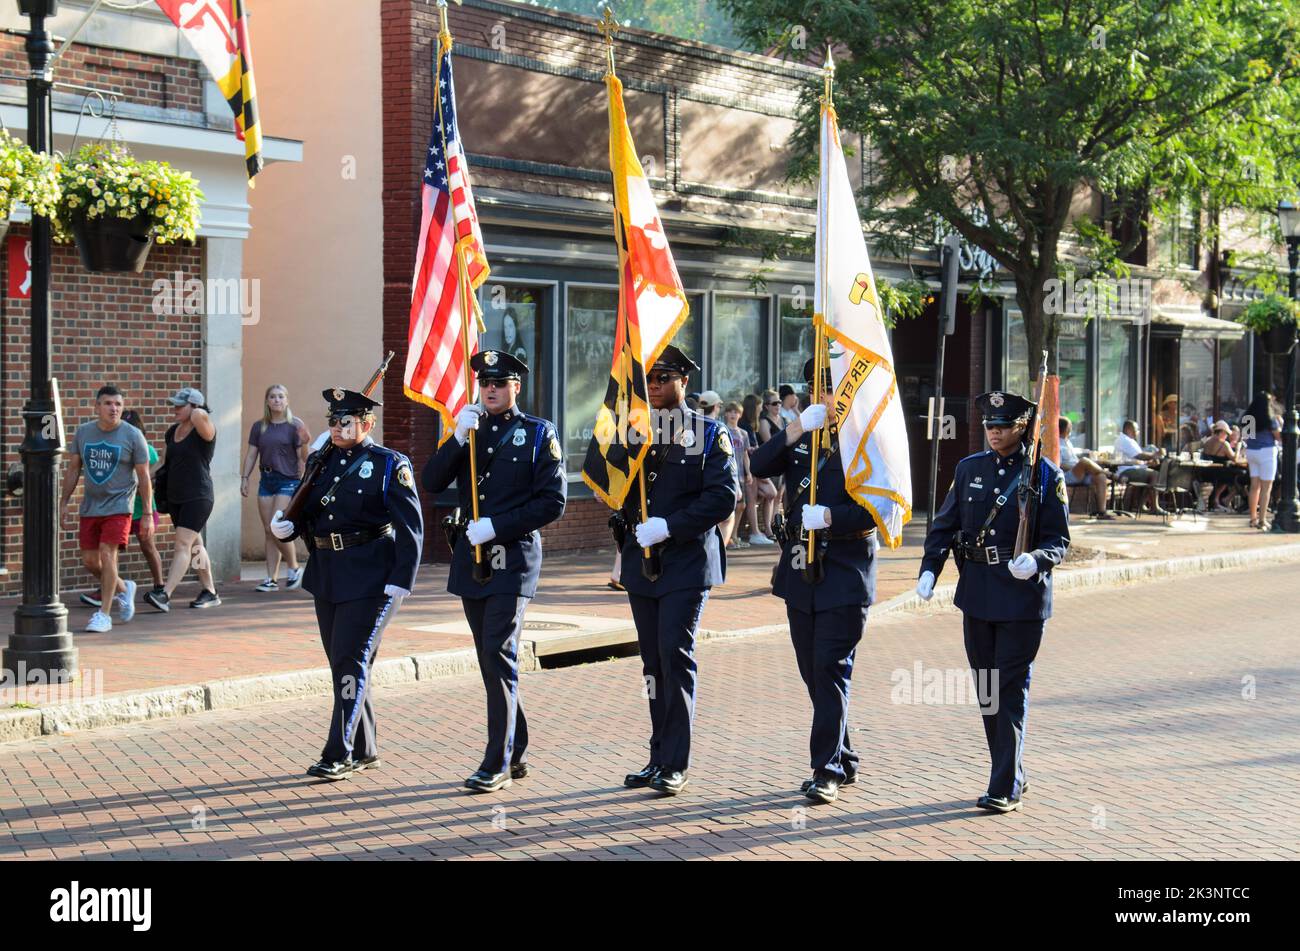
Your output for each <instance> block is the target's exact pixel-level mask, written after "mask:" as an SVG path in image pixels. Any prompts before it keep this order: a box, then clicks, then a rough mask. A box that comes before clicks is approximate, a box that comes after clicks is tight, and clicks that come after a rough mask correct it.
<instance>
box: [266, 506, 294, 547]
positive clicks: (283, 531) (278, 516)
mask: <svg viewBox="0 0 1300 951" xmlns="http://www.w3.org/2000/svg"><path fill="white" fill-rule="evenodd" d="M271 534H272V535H274V536H275V537H276V538H278V539H280V541H284V540H285V539H287V538H288V537H289V536H290V535H292V534H293V522H289V521H286V520H285V517H284V513H283V512H281V511H279V510H278V509H277V510H276V513H275V514H274V515H272V516H271Z"/></svg>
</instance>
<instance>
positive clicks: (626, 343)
mask: <svg viewBox="0 0 1300 951" xmlns="http://www.w3.org/2000/svg"><path fill="white" fill-rule="evenodd" d="M618 28H619V22H618V20H616V19H615V18H614V13H613V11H612V10H610V8H609V7H606V8H605V15H604V16H603V17H602V18H601V22H600V23H599V24H598V25H597V26H596V29H597V30H599V31H600V35H601V36H603V37H604V38H605V75H606V76H607V77H609V76H616V75H617V73H616V72H615V70H614V35H615V34H616V33H617V32H618ZM610 171H611V172H614V170H613V169H610ZM614 174H615V175H617V172H614ZM614 188H615V189H617V188H618V184H617V182H615V183H614ZM622 227H623V223H622V222H620V221H619V218H618V199H617V196H615V200H614V237H615V240H618V241H619V255H618V295H619V303H620V305H622V304H623V302H624V294H625V293H626V292H627V288H626V287H625V286H624V281H623V277H624V274H623V271H624V269H623V254H624V252H623V249H622V241H621V240H619V238H620V230H621V228H622ZM623 348H624V349H623V358H624V359H625V360H626V361H627V364H628V366H629V367H630V366H632V365H633V360H632V352H631V351H632V335H631V334H630V333H625V334H624V335H623ZM641 372H642V373H644V372H645V367H642V368H641ZM636 486H637V495H638V496H639V499H640V503H641V521H642V522H647V521H649V520H650V504H649V502H648V501H647V499H646V486H645V460H644V459H642V460H641V465H639V466H637V470H636ZM641 574H642V575H643V576H644V577H645V578H646V579H647V580H649V581H657V580H658V579H659V575H660V567H659V559H658V557H657V553H656V552H655V551H654V549H653V546H651V547H650V548H642V549H641Z"/></svg>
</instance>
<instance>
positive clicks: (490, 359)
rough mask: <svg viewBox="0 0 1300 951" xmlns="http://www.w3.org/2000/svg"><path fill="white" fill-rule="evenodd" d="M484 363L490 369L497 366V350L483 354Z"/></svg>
mask: <svg viewBox="0 0 1300 951" xmlns="http://www.w3.org/2000/svg"><path fill="white" fill-rule="evenodd" d="M483 362H484V363H486V364H487V365H488V366H490V367H494V366H496V365H497V353H496V351H495V350H488V351H487V352H486V353H484V354H483Z"/></svg>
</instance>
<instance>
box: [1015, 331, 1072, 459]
mask: <svg viewBox="0 0 1300 951" xmlns="http://www.w3.org/2000/svg"><path fill="white" fill-rule="evenodd" d="M1056 348H1057V353H1058V355H1059V357H1060V377H1061V414H1062V415H1063V416H1068V417H1069V419H1070V421H1071V422H1072V423H1073V424H1074V431H1075V432H1076V433H1078V434H1083V433H1086V432H1087V428H1086V427H1087V419H1086V415H1087V413H1086V411H1087V407H1088V337H1087V324H1086V322H1085V321H1084V320H1083V319H1082V318H1067V317H1063V318H1060V334H1059V336H1058V337H1057V343H1056ZM1006 352H1007V368H1006V376H1005V379H1006V381H1007V383H1006V389H1007V390H1008V391H1010V392H1012V393H1018V394H1020V395H1021V396H1023V397H1025V398H1026V399H1029V400H1032V399H1035V398H1036V397H1037V395H1038V392H1037V390H1033V388H1032V387H1031V386H1030V383H1029V360H1028V354H1029V342H1028V341H1027V340H1026V339H1025V324H1024V320H1023V319H1022V318H1021V316H1020V315H1019V314H1018V313H1013V314H1008V315H1007V349H1006ZM1035 362H1036V361H1035ZM1079 438H1081V436H1076V437H1075V439H1076V440H1078V439H1079Z"/></svg>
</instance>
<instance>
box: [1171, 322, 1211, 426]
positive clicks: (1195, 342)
mask: <svg viewBox="0 0 1300 951" xmlns="http://www.w3.org/2000/svg"><path fill="white" fill-rule="evenodd" d="M1214 360H1215V357H1214V339H1213V338H1212V337H1188V336H1186V335H1184V336H1183V346H1182V354H1181V365H1180V367H1179V380H1178V386H1179V388H1180V391H1179V394H1178V397H1179V405H1178V448H1179V450H1180V451H1181V450H1183V449H1184V447H1185V446H1186V445H1187V444H1188V443H1191V442H1196V441H1197V440H1199V439H1203V438H1204V437H1205V436H1206V435H1208V434H1209V432H1210V419H1211V418H1213V416H1214Z"/></svg>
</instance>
